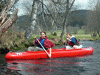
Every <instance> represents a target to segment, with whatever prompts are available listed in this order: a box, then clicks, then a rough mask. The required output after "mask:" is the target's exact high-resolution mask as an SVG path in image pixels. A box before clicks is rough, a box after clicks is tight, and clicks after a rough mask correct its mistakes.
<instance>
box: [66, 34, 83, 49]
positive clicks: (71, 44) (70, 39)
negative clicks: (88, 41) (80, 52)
mask: <svg viewBox="0 0 100 75" xmlns="http://www.w3.org/2000/svg"><path fill="white" fill-rule="evenodd" d="M67 44H68V46H66V49H71V48H74V49H78V48H82V47H83V46H82V45H81V44H80V43H79V42H78V40H77V39H76V38H75V36H72V35H71V34H70V33H68V34H67Z"/></svg>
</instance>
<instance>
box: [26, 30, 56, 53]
mask: <svg viewBox="0 0 100 75" xmlns="http://www.w3.org/2000/svg"><path fill="white" fill-rule="evenodd" d="M40 34H41V37H40V38H38V40H37V39H36V37H34V39H35V41H34V42H33V43H34V44H37V46H38V47H29V48H28V51H33V50H34V51H43V47H44V48H45V49H46V50H48V48H52V47H54V46H55V44H54V43H52V42H51V41H50V40H49V39H48V37H47V36H46V32H44V31H42V32H40ZM38 41H39V42H40V43H41V45H42V46H43V47H42V46H41V45H40V43H39V42H38Z"/></svg>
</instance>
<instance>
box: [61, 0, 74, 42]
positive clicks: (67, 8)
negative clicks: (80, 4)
mask: <svg viewBox="0 0 100 75" xmlns="http://www.w3.org/2000/svg"><path fill="white" fill-rule="evenodd" d="M74 2H75V0H73V1H72V3H71V6H69V5H70V3H69V0H67V5H66V12H65V18H64V22H63V29H62V33H61V35H60V38H61V40H60V42H63V37H64V33H65V30H66V29H65V28H66V19H67V17H68V15H69V11H70V9H71V8H72V6H73V4H74Z"/></svg>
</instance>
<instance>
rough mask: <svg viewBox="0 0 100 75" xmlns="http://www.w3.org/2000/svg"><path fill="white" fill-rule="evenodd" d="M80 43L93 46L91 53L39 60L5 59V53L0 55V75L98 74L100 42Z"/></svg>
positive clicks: (99, 70) (99, 67)
mask: <svg viewBox="0 0 100 75" xmlns="http://www.w3.org/2000/svg"><path fill="white" fill-rule="evenodd" d="M80 43H81V44H82V45H83V46H84V47H93V48H94V53H93V55H88V56H83V57H76V58H67V57H65V58H53V59H40V60H5V55H0V57H1V58H0V75H47V74H48V75H100V42H99V41H80ZM58 47H60V48H61V47H63V46H58ZM55 48H57V47H55Z"/></svg>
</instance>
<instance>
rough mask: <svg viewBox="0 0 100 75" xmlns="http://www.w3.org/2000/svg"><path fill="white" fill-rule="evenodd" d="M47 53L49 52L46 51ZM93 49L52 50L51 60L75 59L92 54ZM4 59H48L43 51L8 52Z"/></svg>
mask: <svg viewBox="0 0 100 75" xmlns="http://www.w3.org/2000/svg"><path fill="white" fill-rule="evenodd" d="M47 52H48V53H49V50H47ZM93 52H94V49H93V48H92V47H88V48H81V49H68V50H66V49H65V48H60V49H52V51H51V58H59V57H76V56H83V55H88V54H92V53H93ZM5 58H6V59H11V60H13V59H41V58H42V59H45V58H49V57H48V55H47V54H46V52H45V51H35V52H34V51H26V52H9V53H7V54H6V56H5Z"/></svg>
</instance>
